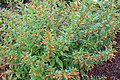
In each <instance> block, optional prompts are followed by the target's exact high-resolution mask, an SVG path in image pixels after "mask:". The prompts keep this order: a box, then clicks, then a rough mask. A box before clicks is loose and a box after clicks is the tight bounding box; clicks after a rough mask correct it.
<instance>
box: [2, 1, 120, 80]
mask: <svg viewBox="0 0 120 80" xmlns="http://www.w3.org/2000/svg"><path fill="white" fill-rule="evenodd" d="M106 4H107V5H106ZM113 4H114V3H113V2H104V3H102V2H93V1H91V0H89V1H87V0H83V1H81V2H71V3H70V5H66V3H65V2H64V1H63V2H61V1H58V0H45V1H44V2H39V1H38V2H37V1H32V2H31V3H30V4H24V5H23V4H20V5H19V6H18V8H17V9H16V10H6V9H2V12H1V13H0V14H1V16H2V18H3V23H2V24H1V26H2V27H1V28H0V31H2V34H1V36H2V37H3V38H1V39H2V41H3V43H2V44H0V48H1V50H0V53H1V54H0V56H2V57H4V58H5V59H6V65H9V69H8V70H7V71H6V72H4V73H2V78H3V79H5V78H6V79H7V78H9V79H10V80H11V79H12V80H13V79H23V80H27V79H28V80H29V79H31V80H38V79H41V80H53V79H62V80H68V79H79V78H83V79H87V75H86V71H88V70H89V69H90V68H92V67H93V66H94V64H97V63H100V62H102V61H106V60H111V59H112V58H114V54H113V53H114V52H115V50H114V49H113V48H112V45H113V44H116V42H115V41H114V39H115V34H116V33H117V32H118V31H119V28H120V26H119V25H118V24H119V21H118V18H120V17H119V14H118V13H116V11H115V10H114V6H113ZM114 5H116V4H114Z"/></svg>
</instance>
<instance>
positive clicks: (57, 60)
mask: <svg viewBox="0 0 120 80" xmlns="http://www.w3.org/2000/svg"><path fill="white" fill-rule="evenodd" d="M56 62H57V63H58V64H59V65H60V67H62V68H63V62H62V61H61V60H60V59H59V58H58V56H57V57H56Z"/></svg>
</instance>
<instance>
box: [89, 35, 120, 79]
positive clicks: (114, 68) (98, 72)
mask: <svg viewBox="0 0 120 80" xmlns="http://www.w3.org/2000/svg"><path fill="white" fill-rule="evenodd" d="M116 36H117V38H116V41H117V45H116V46H114V48H115V49H116V50H117V52H116V53H115V55H116V56H115V59H112V62H110V61H107V62H103V64H102V65H101V64H98V65H95V66H94V68H92V69H91V71H90V72H89V73H88V75H92V76H94V77H97V76H102V75H104V76H106V77H107V80H120V33H118V34H117V35H116Z"/></svg>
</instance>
